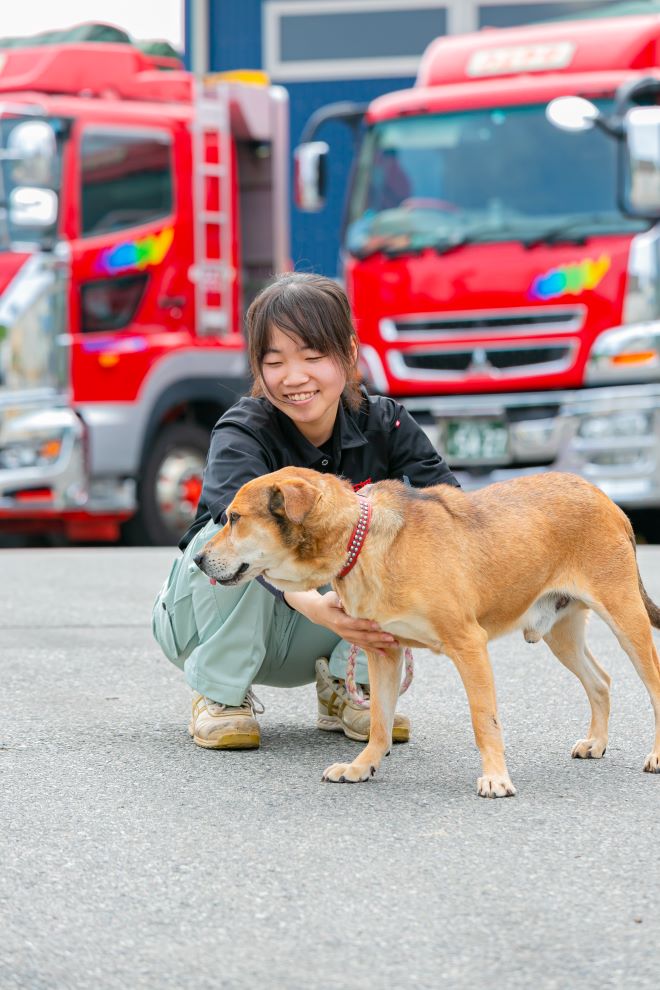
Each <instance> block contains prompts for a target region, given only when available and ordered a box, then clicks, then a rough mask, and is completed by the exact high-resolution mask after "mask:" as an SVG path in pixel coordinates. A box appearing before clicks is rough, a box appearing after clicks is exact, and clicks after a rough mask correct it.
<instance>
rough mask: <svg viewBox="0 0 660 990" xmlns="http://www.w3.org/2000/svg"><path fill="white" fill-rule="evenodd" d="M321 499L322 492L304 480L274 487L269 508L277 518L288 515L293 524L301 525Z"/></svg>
mask: <svg viewBox="0 0 660 990" xmlns="http://www.w3.org/2000/svg"><path fill="white" fill-rule="evenodd" d="M320 497H321V493H320V491H319V490H318V489H317V488H315V487H314V485H310V483H309V482H308V481H303V480H302V478H294V479H292V480H291V481H284V482H281V483H280V484H279V485H273V487H272V488H271V492H270V499H269V501H268V508H269V509H270V511H271V512H272V513H273V515H275V516H282V515H286V517H287V518H288V519H290V520H291V522H293V523H301V522H302V521H303V520H304V518H305V516H307V514H308V513H309V512H311V510H312V509H313V508H314V506H315V505H316V503H317V502H318V500H319V499H320Z"/></svg>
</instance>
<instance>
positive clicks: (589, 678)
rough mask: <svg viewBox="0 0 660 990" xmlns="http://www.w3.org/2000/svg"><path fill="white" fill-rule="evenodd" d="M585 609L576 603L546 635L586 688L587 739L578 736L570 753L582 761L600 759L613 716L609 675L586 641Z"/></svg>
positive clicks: (561, 659) (554, 651) (552, 647)
mask: <svg viewBox="0 0 660 990" xmlns="http://www.w3.org/2000/svg"><path fill="white" fill-rule="evenodd" d="M588 614H589V612H588V610H587V609H586V608H584V607H581V606H578V605H573V606H571V608H570V609H569V611H568V613H567V615H565V616H563V618H561V619H560V620H559V621H558V622H556V623H555V625H554V626H553V627H552V629H551V630H550V632H548V633H546V635H545V636H544V637H543V638H544V639H545V641H546V643H547V644H548V646H549V647H550V649H551V650H552V652H553V653H554V655H555V656H556V657H557V659H558V660H559V661H560V662H561V663H563V665H564V667H566V668H567V669H568V670H570V671H571V673H573V674H575V676H576V677H577V679H578V680H579V681H580V683H581V684H582V687H583V688H584V690H585V691H586V694H587V698H588V699H589V705H590V706H591V725H590V726H589V734H588V736H587V738H586V739H578V741H577V742H576V743H575V745H574V746H573V749H572V751H571V756H572V757H574V758H575V759H579V760H591V759H593V760H599V759H600V758H601V756H603V755H604V754H605V749H606V747H607V726H608V722H609V717H610V677H609V675H608V674H606V673H605V671H604V670H603V668H602V667H601V666H600V664H599V663H598V661H597V660H596V658H595V657H594V656H593V655H592V653H591V652H590V650H589V648H588V647H587V644H586V642H585V630H586V624H587V616H588Z"/></svg>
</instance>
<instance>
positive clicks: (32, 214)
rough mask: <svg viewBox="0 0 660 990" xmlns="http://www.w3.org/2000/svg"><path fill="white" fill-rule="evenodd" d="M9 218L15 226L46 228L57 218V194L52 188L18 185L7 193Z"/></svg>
mask: <svg viewBox="0 0 660 990" xmlns="http://www.w3.org/2000/svg"><path fill="white" fill-rule="evenodd" d="M9 219H10V221H11V223H12V224H14V226H15V227H31V228H32V229H34V228H40V229H45V230H47V229H48V228H49V227H52V226H53V225H54V223H55V221H56V220H57V195H56V193H54V192H53V190H52V189H39V188H38V187H36V186H18V187H17V188H16V189H12V191H11V193H10V194H9Z"/></svg>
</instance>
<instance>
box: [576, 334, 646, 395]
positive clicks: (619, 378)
mask: <svg viewBox="0 0 660 990" xmlns="http://www.w3.org/2000/svg"><path fill="white" fill-rule="evenodd" d="M585 379H586V381H587V383H588V384H589V385H607V384H610V383H618V382H648V381H657V380H658V379H660V322H657V321H654V322H652V323H638V324H634V325H632V326H626V327H613V328H612V330H606V331H605V333H602V334H601V335H600V337H597V338H596V340H595V341H594V343H593V346H592V348H591V353H590V354H589V359H588V361H587V367H586V372H585Z"/></svg>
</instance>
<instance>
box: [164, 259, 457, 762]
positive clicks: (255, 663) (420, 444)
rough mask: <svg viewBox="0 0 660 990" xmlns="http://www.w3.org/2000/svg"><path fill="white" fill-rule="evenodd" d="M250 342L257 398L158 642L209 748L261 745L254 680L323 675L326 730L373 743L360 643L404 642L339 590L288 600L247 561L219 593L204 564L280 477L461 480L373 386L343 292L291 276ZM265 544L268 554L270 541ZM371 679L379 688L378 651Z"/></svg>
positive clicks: (221, 463) (193, 728)
mask: <svg viewBox="0 0 660 990" xmlns="http://www.w3.org/2000/svg"><path fill="white" fill-rule="evenodd" d="M247 334H248V348H249V354H250V362H251V368H252V372H253V375H254V387H253V391H252V395H251V396H250V397H246V398H243V399H241V400H240V401H239V402H238V403H236V405H235V406H233V407H232V408H231V409H229V410H228V412H226V413H225V414H224V415H223V417H222V418H221V419H220V420H219V422H218V423H217V424H216V426H215V429H214V431H213V435H212V437H211V446H210V449H209V453H208V458H207V463H206V469H205V472H204V484H203V489H202V496H201V499H200V506H199V509H198V513H197V519H196V521H195V523H194V525H193V526H192V528H191V529H190V530H189V532H188V533H187V535H186V537H184V540H183V541H182V543H181V549H182V550H183V551H184V553H183V556H182V557H181V558H179V559H178V560H177V561H175V563H174V566H173V568H172V571H171V573H170V576H169V578H168V580H167V581H166V582H165V585H164V586H163V588H162V590H161V593H160V595H159V597H158V599H157V601H156V604H155V607H154V612H153V628H154V634H155V636H156V639H157V640H158V642H159V643H160V645H161V646H162V648H163V651H164V653H165V655H166V656H167V657H168V659H169V660H171V661H172V662H173V663H175V664H176V665H177V666H179V667H180V668H182V669H183V670H184V673H185V676H186V680H187V681H188V683H189V685H190V686H191V687H192V688H193V690H194V691H195V692H196V694H195V697H194V700H193V717H192V720H191V723H190V733H191V735H192V736H193V739H194V741H195V742H196V743H197V744H198V745H200V746H204V747H205V748H208V749H250V748H254V747H255V746H258V745H259V726H258V724H257V721H256V718H255V700H254V696H253V694H252V684H271V685H274V686H277V687H293V686H296V685H298V684H306V683H309V682H311V681H313V680H314V679H315V678H316V684H317V694H318V706H319V707H318V712H319V714H318V722H317V725H318V727H319V728H320V729H324V730H329V731H339V732H344V733H345V734H346V735H348V736H350V738H352V739H357V740H365V739H367V737H368V732H369V714H368V712H367V711H365V710H363V709H362V708H360V707H359V706H358V705H356V704H354V703H353V702H351V700H350V699H349V698H348V696H347V694H346V689H345V687H344V683H343V682H344V678H345V676H346V663H347V659H348V655H349V652H350V644H351V643H354V644H356V645H357V646H358V647H360V648H361V650H362V651H364V650H369V651H372V652H381V651H383V650H386V649H390V650H392V649H394V650H396V649H398V644H397V643H396V641H395V638H394V637H393V636H392V635H391V634H388V633H385V632H384V631H383V630H382V629H380V628H379V627H378V625H377V624H376V623H375V622H373V621H371V620H370V619H369V617H368V616H365V617H362V618H358V619H356V618H352V617H351V616H349V615H348V614H346V612H344V609H343V607H342V604H341V602H340V601H339V599H338V597H337V595H336V594H335V593H334V592H332V591H330V590H328V588H327V587H323V588H320V589H319V590H313V591H287V592H286V593H285V594H286V597H285V594H284V593H282V592H281V591H277V590H276V589H275V588H273V587H272V586H271V585H269V584H268V582H267V580H265V579H264V577H263V576H261V575H262V574H263V572H262V571H259V570H258V569H257V570H254V571H253V574H254V575H259V576H256V577H254V579H253V580H246V581H245V583H242V584H239V583H238V581H239V579H240V577H241V575H242V574H244V573H245V572H246V570H247V566H248V565H245V566H244V561H243V558H240V559H239V560H237V561H234V562H233V563H232V569H231V574H230V575H229V580H224V578H223V579H222V580H223V583H222V584H220V583H218V584H211V583H210V582H209V578H208V577H207V576H205V575H204V574H203V573H202V571H201V570H200V569H199V568H198V567H197V566H196V564H197V562H198V560H201V558H200V553H201V551H202V548H203V547H204V545H205V544H206V543H207V542H208V540H209V539H210V538H211V536H212V535H213V534H214V533H217V532H218V531H219V529H220V527H222V525H223V524H225V523H227V522H228V534H227V543H228V544H230V543H231V541H232V539H233V534H234V533H236V534H238V536H239V537H240V534H241V532H242V524H241V515H240V509H239V511H238V512H237V511H235V510H234V508H233V506H232V502H233V500H234V496H235V495H236V493H237V491H238V490H239V489H240V488H241V487H242V486H243V485H244V484H245V483H246V482H249V481H251V480H252V479H255V478H260V477H262V476H263V475H265V474H269V473H271V472H272V471H276V470H278V469H279V468H283V467H308V468H314V469H315V470H317V471H320V472H322V473H324V474H337V475H342V476H343V477H344V478H347V479H348V480H349V481H350V482H351V483H352V485H353V487H354V488H356V489H357V488H361V487H363V486H364V485H366V484H368V483H369V482H375V481H382V480H384V479H386V478H400V479H402V478H407V479H409V481H410V483H412V484H413V485H416V486H418V487H425V486H427V485H434V484H438V483H440V482H446V483H447V484H453V485H456V481H455V479H454V477H453V475H452V474H451V472H450V471H449V468H448V467H447V465H446V464H445V463H444V461H443V460H442V458H441V457H440V456H439V454H438V453H437V452H436V451H435V449H434V448H433V447H432V446H431V443H430V441H429V440H428V438H427V437H426V434H425V433H424V432H423V431H422V430H421V429H420V427H419V426H418V425H417V424H416V423H415V421H414V420H413V419H412V417H411V416H410V415H409V414H408V413H407V412H406V410H405V409H404V408H403V407H402V406H401V405H399V404H398V403H397V402H395V401H394V400H393V399H389V398H385V397H383V396H369V395H368V394H367V392H366V390H365V389H364V388H362V387H361V386H360V384H359V377H358V370H357V357H358V347H357V342H356V336H355V329H354V327H353V323H352V320H351V314H350V309H349V306H348V300H347V299H346V295H345V293H344V291H343V289H342V288H341V287H340V286H339V285H338V284H337V283H336V282H333V281H331V280H330V279H327V278H323V277H321V276H318V275H310V274H301V273H289V274H286V275H281V276H280V277H279V278H277V279H276V280H275V281H274V282H273V284H272V285H270V286H268V287H267V288H266V289H264V290H263V291H262V292H261V293H260V295H259V296H257V298H256V299H255V300H254V302H253V303H252V305H251V306H250V309H249V312H248V316H247ZM268 504H269V512H270V513H271V515H272V519H271V522H273V520H274V521H275V523H276V525H277V526H282V527H285V528H286V532H287V539H290V540H293V541H298V542H301V541H304V533H303V530H302V528H301V527H300V525H299V522H300V521H299V520H296V518H295V513H292V511H291V506H290V505H289V508H288V510H287V509H286V507H285V506H284V504H282V505H280V504H279V503H278V502H277V498H276V496H273V498H271V500H270V502H269V503H268ZM357 505H358V499H357V496H356V506H357ZM230 506H231V509H230V514H229V518H228V519H227V516H226V511H225V510H226V509H227V508H228V507H230ZM255 534H256V535H255V537H254V539H255V541H256V542H255V543H254V546H253V547H252V549H253V551H254V554H255V555H256V556H257V557H258V555H259V553H260V548H261V542H262V541H263V532H262V531H260V530H259V529H258V528H257V529H256V530H255ZM347 536H350V533H349V534H347ZM236 567H238V569H236ZM327 657H330V663H328V660H327V659H326V658H327ZM357 681H358V682H359V683H362V684H366V683H367V682H368V672H367V667H366V663H365V655H364V652H362V653H361V659H360V661H359V662H358V667H357ZM409 732H410V727H409V723H408V720H407V719H406V718H404V717H403V716H400V715H399V716H397V717H396V719H395V723H394V729H393V736H392V738H393V740H394V741H399V742H404V741H407V739H408V737H409Z"/></svg>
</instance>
